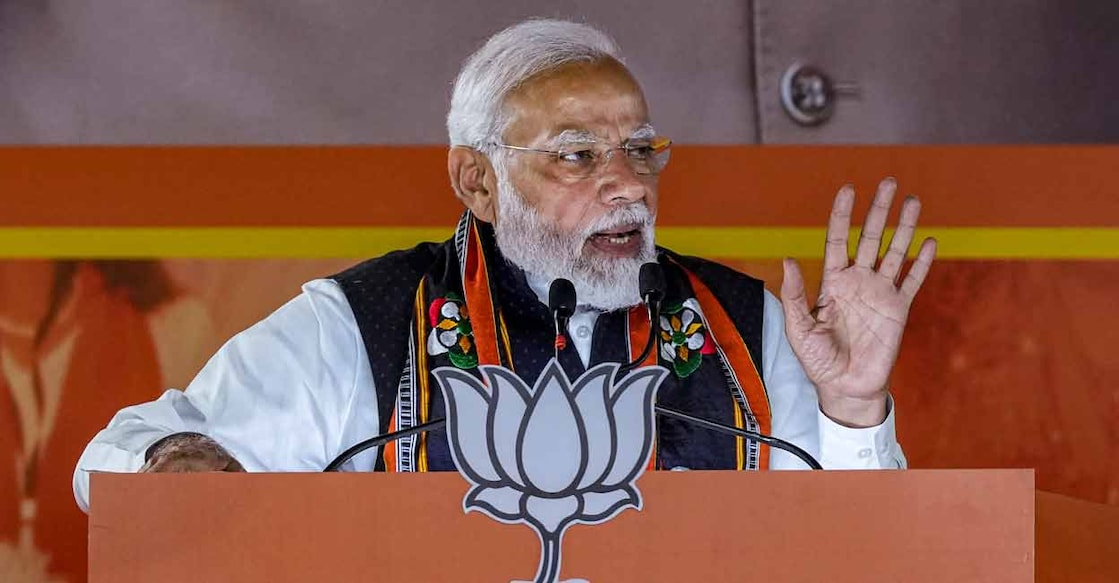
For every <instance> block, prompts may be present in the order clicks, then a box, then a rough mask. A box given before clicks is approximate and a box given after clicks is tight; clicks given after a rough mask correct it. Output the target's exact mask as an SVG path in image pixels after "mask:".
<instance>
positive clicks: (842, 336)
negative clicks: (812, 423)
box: [781, 178, 936, 427]
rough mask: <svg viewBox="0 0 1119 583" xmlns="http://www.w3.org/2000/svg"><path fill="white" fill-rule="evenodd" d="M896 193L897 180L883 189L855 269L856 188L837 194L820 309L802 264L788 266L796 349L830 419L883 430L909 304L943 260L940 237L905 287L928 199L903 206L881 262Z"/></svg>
mask: <svg viewBox="0 0 1119 583" xmlns="http://www.w3.org/2000/svg"><path fill="white" fill-rule="evenodd" d="M896 192H897V183H896V182H895V181H894V179H893V178H887V179H885V180H883V181H882V182H881V183H880V184H879V185H878V192H877V194H875V196H874V204H873V205H872V206H871V208H870V212H868V213H867V216H866V222H865V225H864V226H863V231H862V236H861V237H860V238H859V245H858V249H857V251H856V254H855V262H854V263H853V264H852V263H851V261H850V259H849V257H848V255H847V236H848V231H849V230H850V227H851V209H852V208H853V207H854V203H855V190H854V188H852V187H851V186H844V187H843V188H841V189H840V190H839V193H838V194H836V196H835V203H834V204H833V206H832V211H831V218H830V219H829V220H828V234H827V246H826V248H825V250H824V273H823V278H822V279H821V283H820V296H819V299H817V301H816V307H815V308H814V309H812V310H809V308H808V301H807V298H806V297H805V292H804V277H803V276H802V275H801V272H800V267H799V266H798V265H797V263H796V261H795V260H792V259H786V260H785V262H784V271H785V277H784V280H783V281H782V283H781V302H782V304H783V306H784V311H785V333H786V335H787V336H788V338H789V344H790V345H791V346H792V348H793V352H794V353H795V354H796V356H797V358H798V359H799V360H800V363H801V365H802V366H803V367H804V371H805V373H807V375H808V378H809V379H810V380H811V381H812V382H813V383H814V384H815V385H816V391H817V395H818V396H819V400H820V408H821V409H822V410H823V412H824V414H825V415H827V416H828V417H830V418H831V419H833V420H834V421H836V422H838V423H841V424H843V425H848V426H851V427H870V426H874V425H878V424H879V423H881V422H882V421H883V420H884V419H885V418H886V401H887V390H888V388H889V386H888V383H889V379H890V372H891V371H892V370H893V368H894V363H895V362H896V361H897V356H898V349H899V348H900V347H901V337H902V332H904V330H905V321H906V318H907V317H908V315H909V306H910V305H911V304H912V303H913V298H914V296H915V295H916V294H917V290H918V289H920V287H921V283H922V282H924V280H925V276H926V275H927V274H928V272H929V267H930V266H931V265H932V261H933V257H934V256H935V255H936V240H935V239H931V238H929V239H925V240H924V241H923V242H922V243H921V248H920V250H919V251H918V252H917V259H916V260H915V261H914V262H913V265H912V267H910V269H909V273H908V274H907V275H906V277H905V279H904V280H902V282H901V285H900V286H899V285H898V284H897V280H898V276H899V274H900V273H901V268H902V264H903V263H904V262H905V256H906V253H907V251H908V249H909V244H910V242H911V241H912V240H913V231H914V229H915V228H916V227H917V218H918V217H919V216H920V214H921V203H920V201H918V200H917V198H916V197H913V196H910V197H907V198H906V199H905V202H903V203H902V207H901V219H900V221H899V223H898V227H897V230H896V231H895V233H894V236H893V239H892V240H891V241H890V246H889V249H888V250H887V251H886V254H885V256H883V257H882V260H881V262H879V261H878V254H879V248H880V246H881V242H882V234H883V231H884V230H885V227H886V219H887V216H888V215H889V212H890V206H891V204H892V202H893V199H894V194H895V193H896ZM876 263H877V269H876Z"/></svg>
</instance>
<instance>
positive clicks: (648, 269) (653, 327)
mask: <svg viewBox="0 0 1119 583" xmlns="http://www.w3.org/2000/svg"><path fill="white" fill-rule="evenodd" d="M640 276H641V277H640V280H641V281H640V283H639V285H640V287H641V297H642V299H644V300H645V307H646V308H647V311H648V314H649V339H648V340H647V341H646V342H645V349H644V350H642V351H641V355H640V356H638V357H637V359H636V360H634V361H633V362H628V363H626V364H623V365H621V366H620V367H618V374H619V375H621V374H625V373H628V372H629V371H631V370H633V369H635V368H637V367H638V366H640V365H641V363H643V362H645V359H646V358H648V357H649V353H650V352H651V351H652V350H653V346H655V345H656V340H657V336H659V335H660V309H661V300H662V299H664V288H665V284H664V273H663V272H662V271H661V267H660V265H658V264H657V263H646V264H645V265H642V266H641V273H640ZM548 296H549V297H548V304H549V307H550V308H551V311H552V317H553V321H554V323H555V328H556V344H555V347H554V348H555V354H556V358H559V351H560V350H562V349H563V348H564V346H565V345H566V338H565V333H566V331H567V320H568V318H570V317H571V314H573V313H574V312H575V286H573V285H572V284H571V282H570V281H568V280H566V279H557V280H555V281H554V282H552V285H551V289H550V290H549V294H548ZM653 410H654V411H655V412H656V414H657V415H659V416H662V417H669V418H671V419H678V420H680V421H685V422H688V423H693V424H695V425H698V426H700V427H703V428H706V429H709V430H711V431H717V432H720V433H725V434H727V435H733V436H735V437H742V438H744V439H749V440H751V441H754V442H758V443H764V444H766V445H768V446H770V447H775V448H777V449H780V450H784V451H787V452H789V453H791V454H793V455H794V456H796V457H797V458H799V459H800V460H801V461H803V462H804V463H805V464H807V465H808V467H810V468H812V469H813V470H822V469H824V468H823V467H822V466H821V465H820V462H818V461H816V458H814V457H812V455H811V454H809V453H808V452H806V451H804V450H803V449H801V448H799V447H797V446H796V445H794V444H792V443H789V442H788V441H785V440H783V439H780V438H777V437H773V436H770V435H763V434H761V433H758V432H756V431H750V430H748V429H741V428H738V427H734V426H731V425H726V424H723V423H719V422H717V421H711V420H709V419H704V418H702V417H696V416H694V415H689V414H687V413H684V412H682V411H677V410H675V409H670V408H668V407H663V406H661V405H654V406H653ZM446 423H447V420H446V419H433V420H431V421H428V422H427V423H422V424H420V425H416V426H415V427H408V428H406V429H401V430H399V431H394V432H392V433H386V434H384V435H378V436H376V437H372V438H369V439H367V440H365V441H362V442H360V443H358V444H356V445H354V446H353V447H350V448H349V449H347V450H346V451H344V452H342V453H341V454H339V455H338V457H336V458H334V460H333V461H331V462H330V464H328V465H327V466H326V469H324V470H323V471H324V472H336V471H338V469H339V468H340V467H342V464H344V463H346V462H347V461H349V459H350V458H352V457H354V456H355V455H357V454H359V453H361V452H363V451H365V450H367V449H369V448H371V447H378V446H381V445H385V444H386V443H391V442H393V441H396V440H397V439H401V438H404V437H408V436H410V435H415V434H417V433H422V432H424V431H434V430H436V429H440V428H442V427H443V426H444V425H445V424H446Z"/></svg>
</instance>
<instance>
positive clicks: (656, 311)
mask: <svg viewBox="0 0 1119 583" xmlns="http://www.w3.org/2000/svg"><path fill="white" fill-rule="evenodd" d="M665 287H667V285H666V284H665V281H664V268H662V267H661V265H660V264H659V263H656V262H653V261H651V262H649V263H646V264H644V265H642V266H641V271H639V272H638V273H637V288H638V290H640V291H641V299H642V301H644V302H645V309H646V311H647V312H648V314H649V339H648V340H646V341H645V348H644V350H642V351H641V355H640V356H638V357H637V359H636V360H634V361H633V362H628V363H626V364H623V365H622V366H621V367H620V368H619V369H618V374H624V373H627V372H629V371H631V370H633V369H635V368H637V367H639V366H641V363H643V362H645V359H646V358H648V357H649V353H650V352H652V350H653V346H655V345H656V343H657V336H660V323H661V322H660V321H661V300H663V299H664V293H665V291H664V290H665Z"/></svg>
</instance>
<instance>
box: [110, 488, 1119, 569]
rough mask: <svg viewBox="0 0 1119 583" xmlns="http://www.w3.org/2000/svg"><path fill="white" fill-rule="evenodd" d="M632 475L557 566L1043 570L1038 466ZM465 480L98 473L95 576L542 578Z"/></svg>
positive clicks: (521, 544)
mask: <svg viewBox="0 0 1119 583" xmlns="http://www.w3.org/2000/svg"><path fill="white" fill-rule="evenodd" d="M637 485H638V488H639V489H640V490H641V491H642V494H643V496H644V508H643V509H642V510H641V511H636V510H632V509H630V510H626V511H624V512H622V514H621V515H619V516H617V517H616V518H614V519H613V520H611V521H609V522H607V523H605V524H601V525H597V526H585V525H576V526H573V527H572V528H571V530H570V531H569V532H568V534H567V536H566V540H565V543H564V549H563V567H562V571H561V575H562V577H561V579H563V580H567V579H576V580H578V579H585V580H589V581H592V582H629V581H634V582H636V581H642V582H648V581H765V582H794V581H796V582H821V581H831V582H847V581H850V582H856V581H857V582H860V583H863V582H867V581H905V582H908V583H920V582H922V581H930V582H931V581H937V582H943V581H952V582H961V581H983V582H988V583H994V582H1003V581H1005V582H1011V581H1013V582H1021V581H1033V580H1034V572H1035V553H1034V533H1035V520H1034V519H1035V493H1034V481H1033V472H1032V470H909V471H878V472H845V471H829V472H762V473H753V472H700V471H690V472H656V473H649V474H646V475H645V476H643V477H642V478H641V479H640V480H639V481H638V483H637ZM467 489H468V485H467V483H466V482H465V481H464V480H463V479H462V477H460V476H459V475H458V474H457V473H432V474H380V473H378V474H370V473H362V474H346V473H339V474H294V473H293V474H233V473H210V474H95V475H94V476H92V501H93V506H92V509H91V514H90V521H89V529H90V530H89V532H90V564H89V572H90V581H91V583H109V582H113V583H127V582H132V581H137V582H139V581H144V582H147V581H161V582H163V583H174V582H179V581H182V582H188V581H189V582H191V583H193V582H195V581H207V582H221V581H237V582H243V581H271V582H281V581H425V582H426V581H432V582H435V581H456V582H466V581H486V582H494V581H501V582H504V581H513V580H530V579H531V578H532V575H533V574H534V573H535V568H536V565H537V559H538V556H539V550H540V549H539V541H538V539H537V538H536V535H535V534H534V533H533V532H532V531H531V530H530V529H528V528H526V527H523V526H520V525H505V524H500V523H498V522H495V521H493V520H491V519H490V518H488V517H486V516H483V515H481V514H479V513H477V512H471V513H469V514H464V512H463V507H462V501H463V495H464V494H465V493H466V491H467ZM1046 500H1050V499H1049V498H1046ZM1050 502H1054V501H1052V500H1050ZM1064 504H1065V503H1064V502H1062V501H1060V500H1056V501H1055V502H1054V503H1053V504H1050V505H1051V506H1052V505H1056V506H1062V505H1064ZM1074 505H1075V504H1074ZM1091 506H1096V505H1091ZM1077 508H1079V507H1077ZM1057 523H1060V524H1061V525H1063V526H1062V527H1063V528H1069V527H1071V526H1073V524H1074V523H1069V522H1068V521H1065V522H1063V523H1061V522H1060V521H1057ZM1108 524H1109V525H1112V526H1114V524H1119V523H1111V522H1108ZM1113 540H1114V539H1113ZM1101 544H1105V543H1102V541H1101ZM1106 544H1110V543H1106ZM1101 548H1104V547H1103V546H1101ZM1053 580H1059V579H1053ZM1081 580H1090V579H1081Z"/></svg>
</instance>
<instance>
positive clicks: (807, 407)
mask: <svg viewBox="0 0 1119 583" xmlns="http://www.w3.org/2000/svg"><path fill="white" fill-rule="evenodd" d="M762 378H763V379H764V380H765V384H766V389H767V391H768V393H769V406H770V412H771V414H772V416H773V435H774V437H780V438H781V439H784V440H786V441H791V442H792V443H794V444H796V445H797V446H799V447H801V448H802V449H804V450H805V451H807V452H808V453H810V454H812V456H813V457H815V458H816V459H817V460H818V461H819V462H820V465H822V466H823V467H824V469H848V470H856V469H867V470H870V469H884V468H904V467H906V462H905V455H904V454H903V453H902V451H901V446H900V445H899V444H898V442H897V436H896V433H895V432H894V407H893V402H892V401H893V400H892V399H891V402H890V403H889V406H888V407H889V413H888V414H887V416H886V420H885V421H883V422H882V424H881V425H878V426H876V427H869V428H866V429H852V428H850V427H844V426H842V425H839V424H838V423H836V422H834V421H832V420H831V419H829V418H828V417H827V416H826V415H824V414H823V412H821V411H820V405H819V401H818V399H817V397H816V387H815V386H814V385H813V384H812V381H810V380H808V377H807V376H806V375H805V373H804V369H803V368H801V365H800V361H799V360H797V357H796V355H795V354H794V353H793V349H792V347H791V346H789V340H788V338H787V337H786V336H785V314H784V312H783V311H782V309H781V302H780V301H779V300H778V299H777V298H776V297H775V296H774V295H773V294H772V293H770V292H769V291H768V290H767V291H766V292H765V315H764V325H763V328H762ZM769 465H770V468H772V469H778V470H785V469H808V467H807V466H806V465H805V464H804V462H802V461H800V460H799V459H798V458H796V457H795V456H793V455H792V454H789V453H787V452H784V451H781V450H779V449H776V448H770V456H769Z"/></svg>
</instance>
